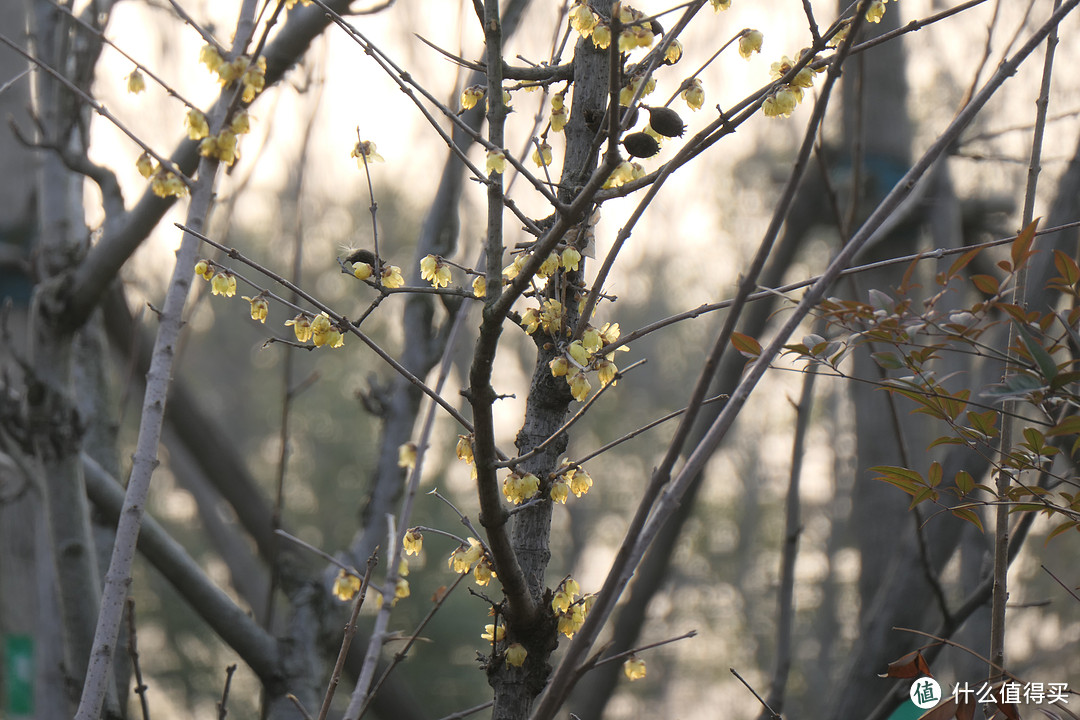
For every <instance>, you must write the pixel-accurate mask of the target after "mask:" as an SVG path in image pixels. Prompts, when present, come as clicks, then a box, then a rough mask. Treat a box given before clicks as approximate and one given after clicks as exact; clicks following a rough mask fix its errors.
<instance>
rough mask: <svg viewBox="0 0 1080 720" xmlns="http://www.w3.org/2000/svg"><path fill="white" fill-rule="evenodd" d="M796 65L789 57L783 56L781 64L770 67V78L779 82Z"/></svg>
mask: <svg viewBox="0 0 1080 720" xmlns="http://www.w3.org/2000/svg"><path fill="white" fill-rule="evenodd" d="M794 64H795V63H793V62H792V61H791V58H789V57H788V56H787V55H782V56H781V57H780V61H779V62H774V63H773V64H772V65H770V66H769V77H771V78H772V79H773V80H779V79H780V78H782V77H784V76H785V75H787V74H788V72H789V71H790V70H791V68H792V67H793V66H794Z"/></svg>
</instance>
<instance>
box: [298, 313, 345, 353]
mask: <svg viewBox="0 0 1080 720" xmlns="http://www.w3.org/2000/svg"><path fill="white" fill-rule="evenodd" d="M295 329H296V326H294V330H295ZM299 336H300V334H299V331H298V330H297V337H299ZM311 342H312V344H313V345H315V347H322V346H323V345H329V346H330V347H331V348H339V347H341V346H342V345H344V344H345V339H344V338H343V337H342V335H341V331H340V330H338V329H337V328H336V327H334V326H333V325H332V324H331V323H330V316H329V315H327V314H326V313H325V312H322V313H319V314H318V315H316V316H315V319H314V320H312V321H311Z"/></svg>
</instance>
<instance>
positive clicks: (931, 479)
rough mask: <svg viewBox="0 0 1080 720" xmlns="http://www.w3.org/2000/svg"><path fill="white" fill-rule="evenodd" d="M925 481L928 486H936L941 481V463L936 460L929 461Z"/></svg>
mask: <svg viewBox="0 0 1080 720" xmlns="http://www.w3.org/2000/svg"><path fill="white" fill-rule="evenodd" d="M926 481H927V482H928V483H930V487H937V486H938V485H939V484H940V483H941V463H939V462H938V461H937V460H935V461H934V462H932V463H930V471H929V472H927V474H926Z"/></svg>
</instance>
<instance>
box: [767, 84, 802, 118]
mask: <svg viewBox="0 0 1080 720" xmlns="http://www.w3.org/2000/svg"><path fill="white" fill-rule="evenodd" d="M796 89H797V88H796ZM800 92H801V91H800ZM798 104H799V100H798V96H797V95H796V94H795V91H794V90H793V89H792V88H791V87H790V86H787V85H785V86H784V87H782V88H780V89H779V90H777V91H776V92H774V93H773V94H772V95H770V96H769V97H767V98H765V102H764V104H762V106H761V110H762V112H763V113H764V114H765V116H766V117H791V113H793V112H795V107H796V106H797V105H798Z"/></svg>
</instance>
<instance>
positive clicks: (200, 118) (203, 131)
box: [184, 108, 210, 140]
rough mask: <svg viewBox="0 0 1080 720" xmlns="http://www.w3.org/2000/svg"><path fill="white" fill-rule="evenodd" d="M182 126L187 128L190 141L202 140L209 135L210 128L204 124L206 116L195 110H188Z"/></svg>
mask: <svg viewBox="0 0 1080 720" xmlns="http://www.w3.org/2000/svg"><path fill="white" fill-rule="evenodd" d="M184 126H185V127H186V128H187V134H188V138H189V139H191V140H202V139H203V138H204V137H206V136H207V135H209V134H210V126H209V125H207V124H206V116H205V115H203V114H202V113H201V112H200V111H199V110H196V109H195V108H191V109H190V110H188V112H187V116H186V117H185V119H184Z"/></svg>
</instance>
